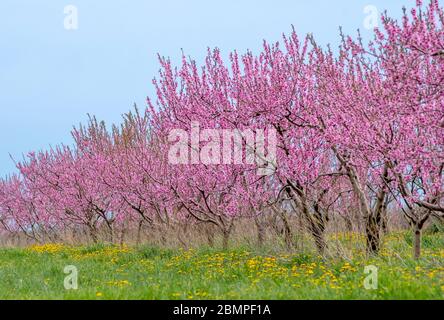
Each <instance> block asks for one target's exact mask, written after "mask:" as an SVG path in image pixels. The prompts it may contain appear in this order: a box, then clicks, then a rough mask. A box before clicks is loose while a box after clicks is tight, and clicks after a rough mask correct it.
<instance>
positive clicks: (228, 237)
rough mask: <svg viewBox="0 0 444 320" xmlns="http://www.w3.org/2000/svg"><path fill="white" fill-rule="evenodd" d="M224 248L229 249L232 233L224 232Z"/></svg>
mask: <svg viewBox="0 0 444 320" xmlns="http://www.w3.org/2000/svg"><path fill="white" fill-rule="evenodd" d="M222 236H223V237H222V248H223V249H224V250H227V249H228V241H229V240H230V232H229V231H223V233H222Z"/></svg>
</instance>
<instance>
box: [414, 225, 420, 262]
mask: <svg viewBox="0 0 444 320" xmlns="http://www.w3.org/2000/svg"><path fill="white" fill-rule="evenodd" d="M420 256H421V229H420V228H419V226H415V234H414V239H413V257H414V258H415V259H419V257H420Z"/></svg>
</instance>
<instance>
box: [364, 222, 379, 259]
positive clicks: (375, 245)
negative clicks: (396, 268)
mask: <svg viewBox="0 0 444 320" xmlns="http://www.w3.org/2000/svg"><path fill="white" fill-rule="evenodd" d="M365 231H366V235H367V252H368V253H369V254H378V252H379V250H380V248H381V239H380V225H379V222H378V219H377V218H376V217H375V216H374V215H370V216H368V217H367V221H366V226H365Z"/></svg>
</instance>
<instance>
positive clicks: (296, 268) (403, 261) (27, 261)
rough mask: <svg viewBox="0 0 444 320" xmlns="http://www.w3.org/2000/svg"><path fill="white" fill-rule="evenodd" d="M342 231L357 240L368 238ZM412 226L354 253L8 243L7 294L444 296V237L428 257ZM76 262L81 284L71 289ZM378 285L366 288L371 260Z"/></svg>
mask: <svg viewBox="0 0 444 320" xmlns="http://www.w3.org/2000/svg"><path fill="white" fill-rule="evenodd" d="M356 238H359V237H357V236H356V235H355V234H349V235H342V238H341V242H342V243H343V244H344V246H346V245H347V244H349V245H351V246H353V245H354V243H355V242H359V241H360V240H361V239H356ZM410 241H411V236H410V235H409V234H405V233H397V234H391V235H390V236H387V237H386V240H385V246H384V248H385V249H384V250H383V251H382V252H381V255H380V256H379V257H374V258H366V257H365V256H363V254H362V253H360V252H355V253H354V254H353V256H352V257H350V258H334V257H332V258H325V259H321V258H320V257H317V256H315V255H313V254H304V253H286V252H276V251H275V250H273V249H270V248H268V249H267V248H265V249H261V250H258V249H252V248H248V247H236V248H233V249H231V250H228V251H220V250H216V249H209V248H200V249H194V250H193V249H191V250H179V249H177V250H172V249H160V248H154V247H146V246H140V247H128V246H123V247H122V246H106V245H95V246H77V247H71V246H64V245H61V244H46V245H42V246H32V247H28V248H20V249H19V248H13V249H1V251H0V299H443V298H444V237H443V235H442V234H433V235H425V236H424V239H423V245H424V248H423V257H422V258H421V259H420V260H419V261H415V260H413V259H412V258H411V248H410V246H409V242H410ZM68 265H72V266H75V267H76V268H77V270H78V289H77V290H66V289H65V288H64V279H65V277H67V276H69V274H65V273H64V268H65V267H66V266H68ZM368 265H374V266H376V267H377V268H378V288H377V289H371V290H368V289H365V288H364V278H365V277H367V276H368V275H367V274H366V273H364V268H365V266H368Z"/></svg>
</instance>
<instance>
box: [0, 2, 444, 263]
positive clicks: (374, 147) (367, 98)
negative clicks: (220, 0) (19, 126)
mask: <svg viewBox="0 0 444 320" xmlns="http://www.w3.org/2000/svg"><path fill="white" fill-rule="evenodd" d="M382 21H383V26H384V28H383V30H375V37H374V40H373V41H372V42H371V43H369V44H367V45H364V44H362V42H361V40H360V39H358V41H355V40H353V39H352V38H351V37H346V36H342V42H341V45H340V47H339V53H337V54H335V53H333V52H332V51H331V50H330V49H328V50H323V49H321V48H320V47H319V46H317V44H316V42H315V41H314V39H313V38H312V37H311V36H307V37H306V38H305V39H303V40H302V41H301V40H300V39H298V37H297V35H296V33H295V32H294V31H293V32H292V33H291V35H290V36H289V37H285V36H284V39H283V44H279V43H276V44H273V45H271V44H268V43H264V46H263V50H262V52H260V53H259V54H258V55H254V54H253V53H251V52H248V53H246V54H245V55H242V56H239V55H238V53H237V52H234V53H232V54H231V55H230V63H229V64H226V63H225V62H224V61H223V59H222V58H221V55H220V52H219V50H217V49H216V50H213V51H209V52H208V56H207V58H206V61H205V64H204V65H203V66H202V67H200V68H199V67H198V66H197V63H196V62H195V61H193V60H188V59H186V58H185V57H184V58H183V60H182V65H181V66H180V67H179V68H176V67H173V66H172V64H171V62H170V61H169V60H168V59H165V58H160V63H161V67H162V69H161V72H160V77H159V79H158V80H157V81H154V85H155V86H156V89H157V101H156V103H152V102H151V101H150V100H149V101H148V108H147V109H146V110H145V111H144V112H139V111H138V110H137V109H136V110H135V111H134V112H131V113H128V115H126V116H125V118H124V121H123V123H122V125H121V126H120V127H113V129H112V130H107V128H106V127H105V125H104V124H102V123H98V122H97V121H96V120H95V119H94V118H92V119H91V120H90V122H89V124H88V125H87V126H86V127H81V128H79V129H78V130H74V132H73V136H74V140H75V145H74V147H72V148H68V147H65V146H61V147H58V148H55V149H52V150H49V151H45V152H38V153H31V154H29V155H28V157H27V158H26V159H25V160H24V161H22V162H21V163H19V164H18V165H17V166H18V169H19V174H17V175H14V176H12V177H10V178H8V179H5V180H3V181H1V186H0V221H1V223H2V225H3V228H4V229H5V230H7V231H10V232H22V233H25V234H27V235H28V236H30V237H33V238H36V239H37V238H38V237H39V236H40V235H43V234H57V230H66V229H69V228H74V229H75V228H79V227H82V228H87V230H89V233H90V235H91V237H92V238H93V239H94V240H95V241H97V240H98V239H97V230H98V229H99V228H100V227H105V228H106V229H107V230H108V231H109V235H110V238H111V239H113V237H114V230H115V226H116V225H117V226H119V227H120V228H125V225H128V224H132V223H138V224H139V225H140V226H141V225H142V224H145V225H149V226H151V227H152V228H157V227H158V226H165V225H167V226H168V225H169V224H170V223H172V222H174V223H175V224H179V225H180V224H181V222H183V223H184V224H185V222H187V223H190V222H191V223H194V224H203V225H205V226H211V228H209V229H208V236H209V238H211V236H212V232H213V231H212V230H219V231H220V233H221V234H222V235H223V243H224V246H225V247H226V246H227V245H228V239H229V236H230V233H231V230H232V228H233V226H234V224H235V221H236V219H238V218H239V217H244V218H249V219H251V221H254V222H255V225H256V227H257V228H258V239H259V242H262V241H263V234H262V230H261V224H260V217H261V216H262V215H264V214H265V213H267V212H273V213H275V214H277V215H279V216H281V217H282V219H283V221H284V222H285V223H284V224H285V226H286V235H287V237H286V241H287V242H288V243H289V245H291V230H290V227H289V226H288V221H287V219H286V214H297V215H299V216H301V217H303V218H304V219H305V220H306V222H307V226H308V230H309V232H310V233H311V235H312V236H313V238H314V241H315V244H316V247H317V249H318V250H319V252H320V253H321V254H322V253H324V251H325V249H326V247H327V243H326V240H325V230H326V228H327V223H328V221H329V217H330V216H331V214H332V213H335V214H340V215H346V214H347V213H348V212H349V209H350V208H353V210H356V211H357V212H359V215H360V217H361V218H362V220H363V221H364V224H365V234H366V237H367V250H368V252H369V253H377V252H378V251H379V249H380V244H381V232H382V231H383V229H384V228H386V225H385V224H386V216H387V214H388V208H389V206H392V207H398V208H400V209H401V210H402V211H403V213H404V215H405V217H406V218H407V220H408V221H409V222H410V224H411V225H412V227H413V228H414V231H415V256H416V257H419V254H420V241H421V231H422V228H423V226H424V224H425V222H426V221H427V220H428V218H429V217H430V216H431V215H436V216H441V217H442V216H443V213H444V203H443V201H444V200H443V193H444V192H443V191H444V190H443V189H444V188H443V179H444V170H443V168H444V92H443V90H444V14H443V10H442V8H440V7H439V5H438V1H437V0H432V1H431V2H430V4H429V5H427V6H424V5H422V3H421V2H420V1H418V3H417V6H416V7H415V8H414V9H413V10H412V11H411V12H410V13H409V12H405V13H404V16H403V18H402V21H400V22H398V21H396V20H393V19H390V18H388V17H386V16H384V17H382ZM196 124H197V125H198V126H199V129H201V130H202V129H217V130H219V131H216V134H217V132H221V131H223V130H232V131H233V130H238V131H242V130H246V129H252V130H257V129H259V130H261V129H265V131H264V132H270V131H271V130H273V131H274V132H275V135H276V141H275V143H276V147H277V152H276V157H275V158H269V157H267V156H266V155H265V154H264V159H262V160H261V161H256V162H253V163H251V162H249V163H246V159H247V158H248V149H249V147H251V146H249V145H248V142H247V145H246V147H244V148H243V150H242V151H243V154H242V155H241V157H240V159H241V160H242V161H241V162H239V163H232V162H230V161H228V162H227V161H225V160H227V159H225V158H224V156H225V155H226V153H224V150H225V151H226V150H230V148H232V147H233V145H234V139H235V138H234V137H232V140H230V141H229V143H227V142H226V141H225V142H224V143H222V144H220V143H219V144H217V143H216V144H214V143H215V142H219V141H218V139H219V138H218V137H217V136H215V135H208V134H204V133H200V134H199V141H198V142H197V144H196V142H193V141H192V140H193V138H192V132H193V130H195V129H196V128H195V126H196ZM178 129H180V130H181V131H180V132H183V133H186V134H185V137H181V136H180V135H176V136H174V135H173V136H172V135H171V133H172V132H174V131H175V130H176V132H177V130H178ZM202 132H204V131H202ZM256 132H257V131H256ZM190 137H191V138H190ZM269 137H270V136H269ZM180 139H185V141H186V142H185V145H184V147H190V148H184V149H180V148H179V149H178V150H175V149H174V152H176V151H178V152H181V150H182V151H183V150H185V152H186V153H187V154H186V155H185V159H186V160H189V161H188V162H185V163H182V164H175V163H172V162H171V152H172V151H171V150H172V149H171V148H172V145H174V144H176V145H177V141H178V140H180ZM243 139H244V140H245V137H243ZM243 142H245V141H243ZM232 143H233V145H232ZM272 143H274V142H273V141H268V142H267V144H268V147H270V146H271V144H272ZM209 146H212V147H209ZM218 146H219V149H218ZM196 147H197V149H199V150H195V148H196ZM262 147H263V148H265V146H262ZM252 148H253V149H254V148H256V149H257V148H260V146H258V145H257V144H256V145H254V144H253V146H252ZM265 149H266V148H265ZM202 150H205V152H207V153H208V154H206V155H205V157H206V159H207V158H209V159H210V161H203V158H204V155H203V154H202ZM229 155H230V156H233V155H232V154H231V153H229ZM182 156H184V155H182ZM207 160H208V159H207ZM264 167H267V168H268V174H267V175H258V174H257V169H260V168H262V169H263V168H264ZM270 168H271V170H270Z"/></svg>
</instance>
